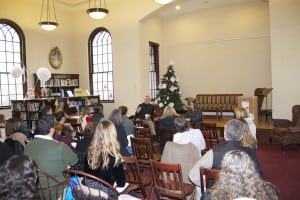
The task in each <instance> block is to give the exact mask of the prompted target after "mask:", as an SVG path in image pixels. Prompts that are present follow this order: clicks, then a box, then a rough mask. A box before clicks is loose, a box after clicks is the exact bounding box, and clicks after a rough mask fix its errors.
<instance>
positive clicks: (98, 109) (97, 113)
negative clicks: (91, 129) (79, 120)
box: [91, 103, 104, 122]
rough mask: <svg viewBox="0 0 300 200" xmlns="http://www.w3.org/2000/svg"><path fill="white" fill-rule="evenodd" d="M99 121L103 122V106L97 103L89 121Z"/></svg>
mask: <svg viewBox="0 0 300 200" xmlns="http://www.w3.org/2000/svg"><path fill="white" fill-rule="evenodd" d="M101 120H104V114H103V104H102V103H97V104H96V105H95V106H94V113H93V114H92V117H91V121H92V122H100V121H101Z"/></svg>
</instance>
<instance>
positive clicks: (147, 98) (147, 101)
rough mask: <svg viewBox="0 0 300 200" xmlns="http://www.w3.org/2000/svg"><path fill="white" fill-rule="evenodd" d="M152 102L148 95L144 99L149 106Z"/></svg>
mask: <svg viewBox="0 0 300 200" xmlns="http://www.w3.org/2000/svg"><path fill="white" fill-rule="evenodd" d="M150 101H151V99H150V97H149V96H148V95H147V96H145V98H144V103H145V104H149V103H150Z"/></svg>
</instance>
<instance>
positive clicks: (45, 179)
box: [37, 169, 69, 200]
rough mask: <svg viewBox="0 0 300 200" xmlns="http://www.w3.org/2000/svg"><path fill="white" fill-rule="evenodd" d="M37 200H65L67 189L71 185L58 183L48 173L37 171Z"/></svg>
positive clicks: (64, 182) (66, 182) (65, 182)
mask: <svg viewBox="0 0 300 200" xmlns="http://www.w3.org/2000/svg"><path fill="white" fill-rule="evenodd" d="M37 174H38V181H37V196H39V197H37V199H40V200H57V199H64V198H63V197H64V195H65V188H66V187H67V186H68V185H69V182H68V181H66V180H65V181H62V182H60V181H58V180H57V179H55V178H54V177H53V176H51V175H50V174H48V173H47V172H46V171H44V170H41V169H37Z"/></svg>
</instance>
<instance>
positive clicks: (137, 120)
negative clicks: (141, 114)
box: [132, 119, 145, 127]
mask: <svg viewBox="0 0 300 200" xmlns="http://www.w3.org/2000/svg"><path fill="white" fill-rule="evenodd" d="M132 121H133V124H134V126H135V127H145V124H144V122H143V120H139V119H135V120H132Z"/></svg>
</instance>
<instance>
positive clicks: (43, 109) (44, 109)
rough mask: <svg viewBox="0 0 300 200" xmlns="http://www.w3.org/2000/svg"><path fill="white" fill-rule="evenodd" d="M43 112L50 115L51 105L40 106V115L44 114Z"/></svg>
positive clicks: (51, 111) (51, 112)
mask: <svg viewBox="0 0 300 200" xmlns="http://www.w3.org/2000/svg"><path fill="white" fill-rule="evenodd" d="M44 114H48V115H52V114H53V110H52V108H51V106H43V107H42V108H41V112H40V116H41V115H44ZM40 116H39V117H40Z"/></svg>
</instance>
